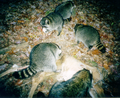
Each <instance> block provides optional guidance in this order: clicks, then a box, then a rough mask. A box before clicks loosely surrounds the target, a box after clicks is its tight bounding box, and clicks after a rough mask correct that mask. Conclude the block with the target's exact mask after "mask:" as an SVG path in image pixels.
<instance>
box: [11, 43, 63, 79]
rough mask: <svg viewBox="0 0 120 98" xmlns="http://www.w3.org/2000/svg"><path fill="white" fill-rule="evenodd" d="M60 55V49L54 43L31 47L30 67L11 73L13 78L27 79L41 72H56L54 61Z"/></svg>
mask: <svg viewBox="0 0 120 98" xmlns="http://www.w3.org/2000/svg"><path fill="white" fill-rule="evenodd" d="M60 53H61V50H60V47H59V46H58V45H57V44H55V43H40V44H38V45H36V46H34V47H33V49H32V51H31V53H30V66H29V67H28V68H26V69H23V70H21V71H18V72H15V73H13V76H14V77H15V78H19V79H22V78H28V77H29V76H32V75H34V74H36V73H37V72H42V71H47V72H51V71H56V70H57V66H56V59H58V58H59V55H60Z"/></svg>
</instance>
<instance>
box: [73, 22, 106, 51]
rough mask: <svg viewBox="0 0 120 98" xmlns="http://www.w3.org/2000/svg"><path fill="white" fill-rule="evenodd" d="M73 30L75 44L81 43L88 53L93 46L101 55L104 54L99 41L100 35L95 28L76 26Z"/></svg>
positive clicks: (103, 48)
mask: <svg viewBox="0 0 120 98" xmlns="http://www.w3.org/2000/svg"><path fill="white" fill-rule="evenodd" d="M74 30H75V37H76V40H77V43H79V42H83V44H84V45H85V46H86V47H87V48H88V51H89V50H90V49H91V48H92V47H93V46H94V45H95V46H96V47H97V48H98V49H99V50H100V51H101V52H102V53H105V52H106V50H105V47H104V46H103V44H102V43H101V41H100V35H99V33H98V31H97V30H96V29H95V28H93V27H91V26H89V25H83V24H76V25H75V27H74Z"/></svg>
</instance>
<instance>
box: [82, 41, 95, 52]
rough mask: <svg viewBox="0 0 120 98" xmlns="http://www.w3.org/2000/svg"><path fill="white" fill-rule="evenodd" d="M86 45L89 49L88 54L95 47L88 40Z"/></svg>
mask: <svg viewBox="0 0 120 98" xmlns="http://www.w3.org/2000/svg"><path fill="white" fill-rule="evenodd" d="M84 45H85V46H86V47H87V48H88V50H87V52H88V51H90V50H91V48H92V47H93V45H90V42H89V40H86V41H85V43H84Z"/></svg>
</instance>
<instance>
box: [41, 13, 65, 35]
mask: <svg viewBox="0 0 120 98" xmlns="http://www.w3.org/2000/svg"><path fill="white" fill-rule="evenodd" d="M40 24H41V26H42V28H43V32H44V33H46V32H47V31H48V32H49V31H53V30H57V31H58V36H59V35H60V33H61V31H62V27H63V24H64V22H63V18H62V16H61V15H59V14H58V13H54V12H52V13H50V14H48V15H47V16H46V17H43V18H42V20H41V21H40Z"/></svg>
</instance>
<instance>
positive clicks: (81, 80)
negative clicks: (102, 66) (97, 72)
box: [48, 69, 92, 98]
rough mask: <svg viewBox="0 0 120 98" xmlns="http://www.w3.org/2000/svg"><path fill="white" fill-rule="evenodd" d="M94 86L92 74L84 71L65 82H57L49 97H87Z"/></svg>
mask: <svg viewBox="0 0 120 98" xmlns="http://www.w3.org/2000/svg"><path fill="white" fill-rule="evenodd" d="M91 85H92V74H91V73H90V72H89V71H88V70H86V69H83V70H81V71H78V72H77V73H75V74H74V75H73V77H72V78H71V79H69V80H67V81H65V82H56V83H55V84H54V85H53V86H52V88H51V90H50V92H49V95H48V97H55V98H57V97H85V95H86V94H87V92H88V91H89V89H90V88H91Z"/></svg>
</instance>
